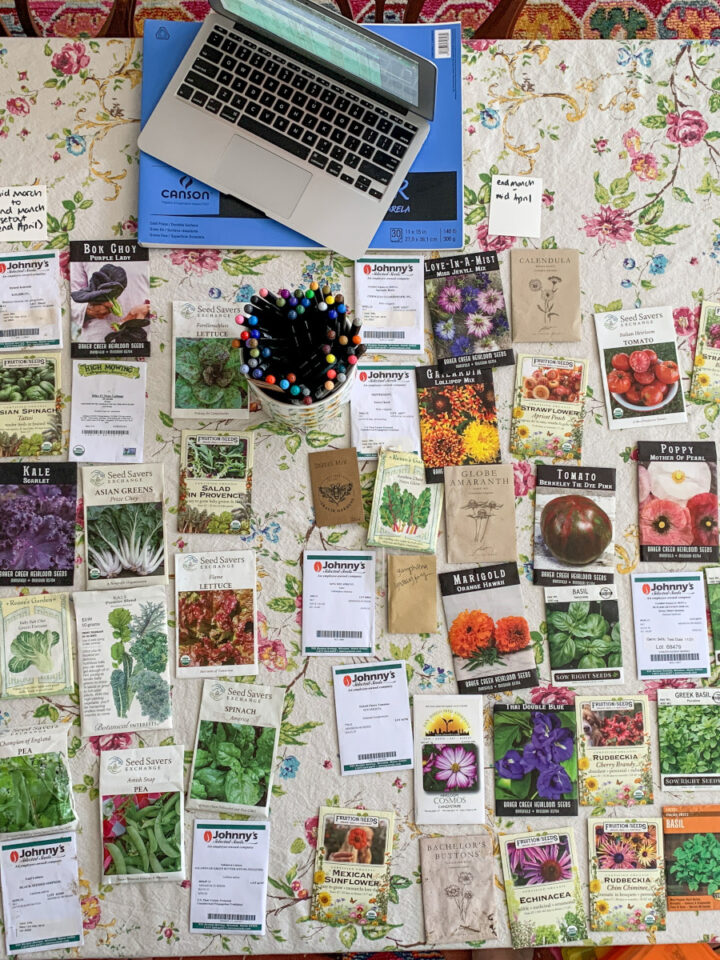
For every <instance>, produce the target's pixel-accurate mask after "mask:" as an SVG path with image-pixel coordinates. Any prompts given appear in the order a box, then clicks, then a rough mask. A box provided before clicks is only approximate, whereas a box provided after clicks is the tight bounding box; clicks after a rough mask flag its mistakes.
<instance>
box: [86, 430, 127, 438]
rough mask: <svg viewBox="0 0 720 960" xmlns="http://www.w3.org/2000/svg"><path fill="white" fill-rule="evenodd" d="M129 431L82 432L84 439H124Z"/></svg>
mask: <svg viewBox="0 0 720 960" xmlns="http://www.w3.org/2000/svg"><path fill="white" fill-rule="evenodd" d="M129 433H130V431H129V430H83V431H82V435H83V436H84V437H126V436H127V435H128V434H129Z"/></svg>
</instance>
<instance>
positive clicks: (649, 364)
mask: <svg viewBox="0 0 720 960" xmlns="http://www.w3.org/2000/svg"><path fill="white" fill-rule="evenodd" d="M595 333H596V335H597V342H598V350H599V352H600V369H601V372H602V373H603V374H604V376H603V388H604V391H605V403H606V405H607V417H608V427H609V428H610V429H611V430H623V429H625V428H627V427H635V426H643V427H650V426H655V425H657V424H660V423H685V422H686V421H687V413H686V412H685V400H684V398H683V391H682V384H681V383H680V370H679V368H678V353H677V343H676V340H675V325H674V321H673V316H672V309H671V308H670V307H641V308H640V309H639V310H617V311H608V312H607V313H596V314H595Z"/></svg>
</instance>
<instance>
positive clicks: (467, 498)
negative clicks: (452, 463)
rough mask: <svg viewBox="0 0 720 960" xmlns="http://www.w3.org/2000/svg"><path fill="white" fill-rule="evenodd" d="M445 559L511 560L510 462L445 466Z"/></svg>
mask: <svg viewBox="0 0 720 960" xmlns="http://www.w3.org/2000/svg"><path fill="white" fill-rule="evenodd" d="M444 481H445V552H446V554H447V561H448V563H502V562H503V561H511V560H515V558H516V557H517V542H516V536H515V485H514V481H513V469H512V464H510V463H496V464H493V465H492V466H463V467H445V470H444Z"/></svg>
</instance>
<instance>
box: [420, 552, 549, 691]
mask: <svg viewBox="0 0 720 960" xmlns="http://www.w3.org/2000/svg"><path fill="white" fill-rule="evenodd" d="M439 580H440V591H441V593H442V598H443V607H444V609H445V622H446V624H447V629H448V641H449V643H450V649H451V651H452V654H453V661H454V665H455V679H456V680H457V684H458V690H459V691H460V693H498V692H500V691H502V690H517V689H519V688H521V687H532V686H535V684H536V683H537V679H538V671H537V667H536V665H535V653H534V649H533V637H532V634H531V633H530V627H529V625H528V622H527V619H526V617H525V605H524V603H523V598H522V592H521V590H520V577H519V576H518V571H517V566H516V564H515V563H510V564H504V565H502V564H499V565H496V566H491V567H473V568H471V569H469V570H458V571H457V572H455V573H441V574H440V576H439ZM538 636H540V635H539V634H538Z"/></svg>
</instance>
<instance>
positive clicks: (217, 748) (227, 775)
mask: <svg viewBox="0 0 720 960" xmlns="http://www.w3.org/2000/svg"><path fill="white" fill-rule="evenodd" d="M284 696H285V694H284V691H283V689H282V688H281V687H264V686H260V685H259V684H249V683H237V682H227V681H225V680H205V682H204V683H203V696H202V703H201V705H200V717H199V720H198V727H197V736H196V739H195V749H194V751H193V761H192V770H191V772H190V786H189V788H188V809H192V810H202V811H204V812H209V811H215V812H217V811H219V810H225V811H228V812H230V813H234V814H248V815H249V816H251V817H263V818H266V817H267V816H268V814H269V812H270V797H271V791H272V778H273V766H274V762H275V753H276V751H277V744H278V736H279V734H280V722H281V719H282V708H283V700H284Z"/></svg>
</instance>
